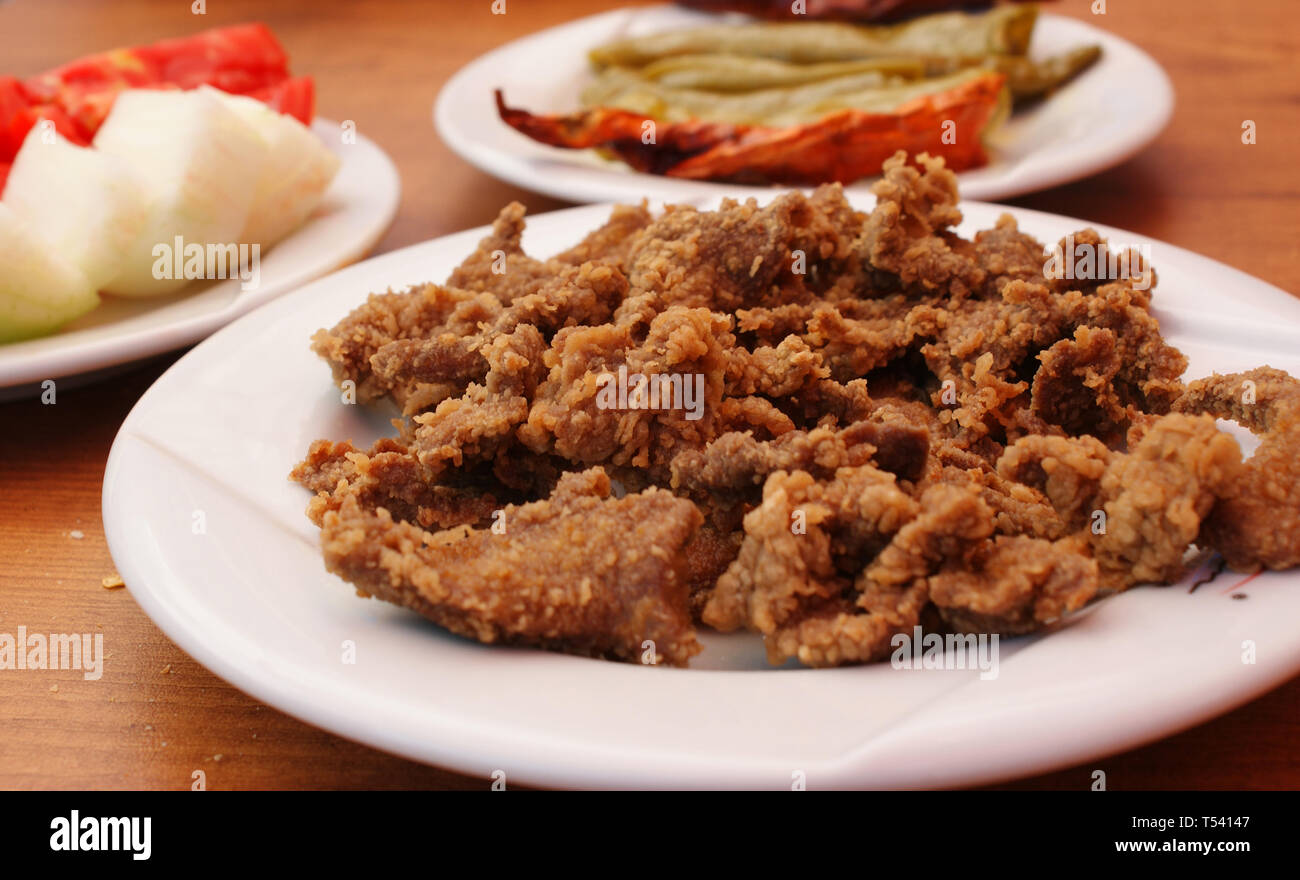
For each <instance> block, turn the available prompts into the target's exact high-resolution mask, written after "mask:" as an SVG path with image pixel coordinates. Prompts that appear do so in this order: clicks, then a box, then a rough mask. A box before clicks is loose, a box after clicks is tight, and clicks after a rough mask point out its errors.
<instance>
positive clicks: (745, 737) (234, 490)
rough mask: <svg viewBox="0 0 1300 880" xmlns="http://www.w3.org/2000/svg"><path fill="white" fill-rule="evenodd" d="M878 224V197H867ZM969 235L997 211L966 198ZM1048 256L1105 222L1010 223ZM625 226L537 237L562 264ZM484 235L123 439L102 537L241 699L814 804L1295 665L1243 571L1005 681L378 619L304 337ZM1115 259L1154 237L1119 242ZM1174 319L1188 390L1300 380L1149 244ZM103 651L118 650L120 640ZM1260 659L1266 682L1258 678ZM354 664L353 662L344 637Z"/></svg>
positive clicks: (1264, 317) (367, 433) (1082, 619)
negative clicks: (337, 520) (349, 558)
mask: <svg viewBox="0 0 1300 880" xmlns="http://www.w3.org/2000/svg"><path fill="white" fill-rule="evenodd" d="M854 201H855V202H856V203H857V204H858V206H859V207H869V205H870V201H871V200H870V199H869V198H860V197H859V198H856V199H855V200H854ZM964 209H965V211H966V222H965V223H964V224H963V226H962V227H961V231H962V232H963V233H964V234H967V235H969V234H971V233H972V232H973V231H974V230H975V229H977V228H986V227H988V226H991V225H992V224H993V223H994V221H995V220H996V218H997V216H998V214H999V213H1000V212H1001V211H1002V208H1000V207H999V206H994V205H987V204H980V203H966V204H965V205H964ZM1011 213H1013V214H1014V215H1015V216H1016V217H1017V218H1019V220H1020V222H1021V224H1022V228H1024V229H1026V230H1027V231H1029V232H1031V233H1034V234H1035V235H1037V236H1038V237H1039V238H1040V239H1042V240H1044V241H1049V242H1050V241H1055V240H1056V239H1058V238H1059V237H1061V236H1062V235H1064V234H1066V233H1067V232H1070V231H1073V230H1076V229H1079V228H1082V227H1084V226H1086V225H1088V224H1086V223H1085V222H1083V221H1079V220H1073V219H1070V218H1065V217H1058V216H1053V215H1049V214H1041V213H1037V212H1033V211H1027V210H1019V209H1017V210H1013V211H1012V212H1011ZM607 214H608V208H607V207H604V206H587V207H581V208H574V209H570V210H565V211H558V212H555V213H550V214H545V215H542V216H539V217H535V218H532V219H531V220H530V221H529V224H528V227H527V232H526V233H525V243H526V245H527V247H528V249H529V251H530V252H532V253H535V254H538V255H544V254H548V253H554V252H556V251H558V250H560V249H562V248H563V247H567V246H568V245H570V244H572V243H574V242H576V241H577V240H578V239H579V238H580V237H581V236H582V235H583V234H584V233H585V232H586V231H587V230H589V229H591V228H593V227H595V226H596V225H597V224H599V223H600V222H602V221H603V220H604V219H605V217H606V216H607ZM486 231H487V230H486V228H484V229H477V230H471V231H469V232H463V233H459V234H456V235H452V236H448V237H446V238H442V239H438V240H435V241H430V242H426V243H424V244H420V245H416V246H414V247H410V248H406V249H405V250H401V251H397V252H394V253H390V254H385V255H383V256H381V257H377V258H375V259H372V260H368V261H366V262H364V263H360V264H358V265H355V266H351V267H348V268H346V269H344V270H342V271H340V272H338V273H336V274H334V275H331V276H329V277H328V278H323V279H321V280H319V281H316V282H314V283H312V284H309V285H307V286H306V287H304V288H302V289H301V290H299V291H296V292H295V293H293V294H290V295H288V296H285V297H282V298H281V299H279V300H277V301H275V302H273V303H270V304H269V305H267V306H264V307H263V308H261V309H259V310H258V311H257V312H255V313H253V314H251V315H247V316H245V317H244V318H242V319H240V320H238V321H236V322H235V323H233V324H232V325H230V326H229V327H226V328H225V329H223V330H221V331H219V332H217V333H216V334H214V335H213V336H212V337H211V338H210V339H208V340H207V341H205V342H203V343H202V344H201V345H199V346H198V347H197V348H195V349H194V350H193V351H191V352H189V353H188V354H186V355H185V356H184V357H183V358H181V359H180V360H179V361H178V362H177V363H176V364H175V365H174V366H173V367H172V368H171V369H170V370H168V371H167V373H165V374H164V375H163V376H162V377H161V378H160V379H159V380H158V381H157V383H155V385H154V386H153V387H152V388H151V389H150V390H149V391H148V392H147V393H146V394H145V395H144V396H143V397H142V398H141V400H140V402H139V403H138V404H137V405H136V407H135V409H134V410H132V412H131V414H130V415H129V416H128V417H127V419H126V421H125V422H124V424H123V425H122V429H121V432H120V433H119V434H118V436H117V440H116V442H115V443H114V444H113V450H112V454H111V455H110V457H109V461H108V468H107V471H106V473H105V475H104V529H105V533H106V535H107V538H108V544H109V548H110V549H111V551H112V554H113V559H114V561H115V562H116V563H117V568H118V571H119V572H120V573H121V575H122V577H123V579H124V580H125V581H126V583H127V586H128V587H129V588H130V590H131V592H132V594H133V595H134V596H135V598H136V600H137V601H138V602H139V603H140V605H141V606H142V607H143V608H144V610H145V611H146V613H148V614H149V616H150V617H151V618H153V620H154V621H155V622H156V623H157V624H158V625H159V626H160V627H161V628H162V629H163V631H164V632H165V633H166V634H167V635H168V636H169V637H170V638H172V639H173V640H174V641H175V642H176V644H178V645H180V647H181V648H182V649H184V650H185V651H187V652H188V653H189V654H190V655H192V656H193V657H194V658H195V659H197V660H198V661H199V662H200V663H202V664H203V665H205V666H207V667H208V668H209V669H211V670H212V671H213V672H215V673H216V674H218V675H220V676H221V677H223V678H224V679H226V680H227V681H229V682H231V683H232V684H234V685H235V686H236V687H239V688H240V689H242V690H244V691H247V692H248V693H249V694H252V695H253V696H254V697H256V698H258V699H260V700H263V701H264V702H266V703H269V704H271V705H273V706H275V707H277V708H279V709H282V710H283V711H285V712H288V713H290V714H291V715H294V716H297V717H298V718H301V719H302V720H304V721H307V722H309V723H311V724H315V725H318V726H320V727H323V728H325V729H327V730H330V731H333V732H335V733H337V734H340V735H342V736H345V737H349V738H351V739H354V740H358V741H360V742H363V743H367V744H369V745H372V746H375V747H378V748H381V749H385V750H388V751H390V752H395V753H397V754H400V755H404V756H406V757H409V758H413V759H416V760H420V761H428V762H431V763H436V764H440V765H443V766H446V767H450V768H453V769H455V770H459V771H462V772H464V773H469V774H474V775H478V776H483V777H487V776H490V775H492V773H493V772H494V771H497V770H501V771H504V772H505V774H506V779H507V782H508V783H510V782H524V783H532V784H539V785H551V786H597V787H600V786H604V787H624V786H650V787H655V786H664V787H673V786H750V787H771V788H788V787H789V786H790V785H791V780H792V774H794V773H796V771H800V772H803V773H804V774H806V779H807V784H808V786H809V787H812V788H824V787H834V786H868V787H928V786H952V785H972V784H977V783H986V782H992V781H996V780H1002V779H1006V778H1009V777H1014V776H1021V775H1027V774H1032V773H1038V772H1044V771H1047V770H1051V769H1054V768H1057V767H1061V766H1066V765H1071V764H1074V763H1077V762H1081V761H1086V760H1091V759H1095V758H1099V757H1101V756H1103V755H1106V754H1109V753H1113V752H1116V751H1119V750H1122V749H1127V748H1131V747H1134V746H1137V745H1139V744H1141V743H1144V742H1147V741H1149V740H1152V739H1156V738H1158V737H1161V736H1165V735H1168V734H1170V733H1173V732H1175V731H1178V730H1180V729H1182V728H1185V727H1188V726H1190V725H1193V724H1196V723H1198V722H1200V721H1202V720H1204V719H1207V718H1209V717H1211V716H1213V715H1216V714H1218V713H1221V712H1224V711H1227V710H1228V709H1230V708H1232V707H1234V706H1237V705H1239V704H1241V703H1244V702H1246V701H1247V700H1249V699H1251V698H1252V697H1255V696H1256V695H1258V694H1260V693H1262V692H1264V691H1266V690H1268V689H1270V688H1272V687H1274V686H1276V685H1278V684H1280V683H1281V682H1282V681H1284V680H1286V679H1287V678H1289V677H1290V676H1292V675H1295V674H1296V673H1297V671H1300V629H1298V628H1297V627H1296V626H1295V621H1296V620H1297V619H1300V573H1297V572H1282V573H1269V574H1265V575H1262V576H1260V577H1258V578H1255V579H1254V580H1253V581H1251V582H1250V583H1249V584H1247V585H1246V586H1244V587H1241V588H1240V589H1241V591H1242V592H1244V593H1246V594H1247V595H1248V597H1249V598H1248V599H1246V600H1244V601H1240V600H1239V601H1234V600H1233V599H1232V598H1231V597H1230V595H1229V594H1230V593H1231V592H1232V589H1233V587H1234V586H1235V585H1236V584H1238V583H1239V582H1240V581H1241V580H1242V576H1241V575H1237V574H1235V573H1233V572H1225V573H1223V574H1222V575H1221V576H1220V577H1219V578H1218V579H1217V580H1216V581H1214V582H1213V583H1210V584H1206V585H1204V586H1201V587H1200V588H1199V589H1198V590H1197V591H1196V592H1195V593H1192V594H1189V592H1188V582H1186V581H1185V582H1184V583H1182V584H1180V585H1176V586H1171V587H1168V588H1155V587H1150V588H1139V589H1134V590H1132V591H1130V592H1127V593H1124V594H1122V595H1120V596H1116V597H1113V598H1110V599H1106V600H1105V601H1102V602H1100V603H1097V604H1096V605H1094V606H1092V607H1090V608H1089V609H1087V610H1086V611H1085V612H1084V613H1081V614H1078V615H1076V616H1074V617H1073V618H1071V619H1070V620H1068V621H1067V622H1066V623H1065V624H1064V625H1061V626H1059V627H1058V628H1057V631H1055V632H1052V633H1044V634H1039V635H1036V636H1031V637H1025V638H1020V639H1013V640H1008V641H1006V642H1004V643H1003V644H1002V651H1001V664H1000V674H999V676H998V677H997V678H996V679H992V680H988V681H981V680H980V678H979V677H978V672H975V671H934V670H927V671H904V670H895V669H892V668H891V667H890V666H889V665H888V664H881V665H875V666H865V667H855V668H844V669H828V670H808V669H779V670H772V669H768V668H767V667H766V664H765V662H764V659H763V651H762V647H761V642H760V640H759V639H758V638H757V637H756V636H751V635H744V634H740V635H729V636H723V635H716V634H711V635H710V634H706V635H704V638H703V641H704V643H705V645H706V650H705V652H704V653H703V654H702V655H700V656H699V657H697V658H696V659H695V662H694V663H693V665H692V668H691V669H685V670H678V669H662V668H651V667H640V666H636V665H627V664H618V663H609V662H603V661H598V660H588V659H583V658H578V657H570V656H564V655H560V654H550V653H545V652H542V651H531V650H520V649H510V648H499V647H488V646H484V645H480V644H478V643H476V642H470V641H467V640H464V639H460V638H457V637H455V636H452V635H449V634H447V633H446V632H444V631H442V630H440V629H438V628H437V627H435V626H433V625H432V624H430V623H428V622H426V621H424V620H423V619H422V618H420V617H418V616H416V615H415V614H413V613H411V612H408V611H404V610H402V609H400V608H397V607H395V606H392V605H388V604H384V603H381V602H379V601H374V600H362V599H359V598H357V597H356V595H355V594H354V592H353V590H352V589H351V588H350V587H349V586H348V585H346V584H344V583H343V582H342V581H340V580H338V579H337V578H335V577H333V576H332V575H329V574H327V573H326V572H325V570H324V566H323V563H322V561H321V554H320V547H319V535H318V532H317V529H316V528H315V526H313V525H312V524H311V523H310V522H309V521H308V520H307V518H306V516H305V515H304V513H303V511H304V508H305V506H306V503H307V497H308V496H307V493H306V492H304V491H303V490H302V488H301V487H299V486H297V485H295V484H293V483H290V482H289V480H288V479H287V477H286V475H287V474H288V472H289V470H290V469H291V468H292V467H293V465H294V464H295V463H296V462H298V461H299V460H300V459H301V457H302V456H303V455H304V454H305V452H306V450H307V447H308V445H309V444H310V443H311V442H312V441H313V440H315V439H317V438H321V437H327V438H331V439H343V438H350V439H352V440H354V441H355V442H357V443H359V444H364V443H368V442H370V441H371V440H373V439H374V438H376V437H378V436H380V435H383V434H389V433H391V431H392V428H391V426H390V425H389V424H388V423H387V421H386V419H387V416H388V415H389V413H386V412H380V411H374V412H372V411H367V410H366V409H365V408H362V407H358V406H346V405H343V403H342V402H341V400H340V397H339V393H338V391H337V389H336V388H335V387H334V386H333V384H332V383H331V381H330V378H329V369H328V367H327V366H326V365H325V364H324V363H323V362H321V361H320V360H319V359H318V358H317V357H316V356H315V355H314V354H312V353H311V352H310V351H309V350H308V338H309V336H310V335H311V333H312V332H313V331H315V330H316V329H317V328H318V327H321V326H330V325H332V324H334V323H335V322H336V321H337V320H339V319H340V318H342V317H343V316H344V315H345V314H347V313H348V312H349V311H350V310H351V309H352V308H354V307H355V306H357V305H358V304H360V303H361V302H362V301H364V299H365V297H366V295H367V294H368V293H370V292H372V291H382V290H384V289H386V288H389V287H392V288H397V289H401V288H402V287H404V286H406V285H409V284H413V283H417V282H423V281H428V280H430V279H442V278H444V277H445V276H446V274H447V273H448V272H449V271H450V270H451V269H452V267H453V266H455V265H456V264H457V263H459V262H460V260H461V259H463V258H464V256H465V255H466V254H468V253H469V252H470V250H471V249H472V248H473V247H474V245H475V243H476V242H477V241H478V239H479V238H480V237H481V236H482V235H483V234H485V233H486ZM1101 231H1102V232H1103V234H1107V235H1109V236H1110V237H1111V240H1112V241H1113V242H1116V243H1128V244H1134V245H1136V244H1141V243H1143V241H1144V240H1143V239H1141V238H1139V237H1137V236H1134V235H1132V234H1130V233H1126V232H1122V231H1116V230H1112V229H1105V228H1102V229H1101ZM1151 247H1152V250H1151V252H1150V255H1151V257H1152V259H1153V260H1154V262H1155V265H1156V267H1157V270H1158V272H1159V279H1160V284H1159V288H1158V290H1157V292H1156V301H1157V302H1158V303H1159V304H1160V308H1159V314H1160V317H1161V320H1162V323H1163V326H1164V328H1165V330H1166V332H1167V335H1168V336H1169V338H1170V339H1171V340H1172V341H1174V342H1175V343H1176V344H1178V345H1179V346H1181V347H1182V348H1183V350H1184V351H1185V352H1186V353H1187V355H1188V356H1189V357H1190V359H1191V369H1190V371H1189V374H1190V375H1193V376H1200V375H1204V374H1207V373H1209V372H1210V371H1212V370H1220V371H1227V370H1236V369H1244V368H1249V367H1253V366H1256V365H1258V364H1261V363H1265V362H1267V363H1270V364H1272V365H1273V366H1276V367H1280V368H1283V369H1287V370H1289V371H1291V372H1292V373H1293V374H1297V375H1300V346H1297V344H1296V343H1297V341H1298V340H1300V329H1297V328H1300V302H1298V301H1296V300H1294V299H1292V298H1291V297H1289V296H1288V295H1287V294H1285V293H1284V292H1282V291H1281V290H1279V289H1277V288H1275V287H1272V286H1270V285H1268V284H1265V283H1264V282H1262V281H1259V280H1256V279H1253V278H1251V277H1249V276H1247V275H1245V274H1243V273H1241V272H1238V271H1236V270H1234V269H1230V268H1228V267H1227V266H1224V265H1221V264H1219V263H1215V262H1213V261H1211V260H1209V259H1206V258H1204V257H1200V256H1197V255H1195V254H1192V253H1189V252H1187V251H1184V250H1182V249H1180V248H1176V247H1173V246H1172V245H1166V244H1161V243H1159V242H1155V243H1153V244H1152V245H1151ZM107 638H108V639H109V641H110V642H112V640H113V638H114V635H113V633H109V634H108V636H107ZM1246 640H1250V641H1253V642H1254V644H1255V656H1256V661H1255V662H1254V663H1253V664H1246V663H1243V662H1242V651H1243V642H1244V641H1246ZM346 642H350V643H351V644H352V645H353V646H354V647H355V656H356V662H355V664H346V663H344V662H342V658H343V653H344V648H345V643H346Z"/></svg>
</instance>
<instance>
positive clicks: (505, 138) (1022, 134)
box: [434, 6, 1174, 202]
mask: <svg viewBox="0 0 1300 880" xmlns="http://www.w3.org/2000/svg"><path fill="white" fill-rule="evenodd" d="M716 21H717V17H716V16H708V15H706V14H704V13H699V12H693V11H691V10H687V9H682V8H680V7H676V6H651V7H644V8H638V9H620V10H616V11H614V12H607V13H603V14H600V15H593V16H589V17H587V18H581V19H578V20H577V21H572V22H569V23H568V24H563V25H559V26H558V27H553V28H550V29H549V30H545V31H542V32H540V33H537V34H533V35H532V36H528V37H524V38H522V39H519V40H515V41H514V42H511V43H507V44H506V45H504V46H502V47H501V48H499V49H495V50H493V51H491V52H489V53H487V54H486V55H483V56H482V57H480V58H478V59H476V60H474V61H473V62H471V63H470V64H468V65H466V66H465V67H464V68H463V69H461V70H460V71H459V72H457V73H456V75H455V76H453V77H452V78H451V79H450V80H449V81H448V82H447V85H446V86H444V87H443V89H442V92H441V93H440V94H439V95H438V100H437V103H436V104H435V105H434V123H435V125H436V126H437V129H438V134H439V135H440V136H441V137H442V139H443V141H445V142H446V143H447V145H448V146H449V147H451V149H452V150H454V151H455V152H456V153H458V154H459V155H460V157H461V158H462V159H464V160H465V161H466V162H469V163H470V164H471V165H474V166H477V167H478V168H480V169H482V170H483V171H485V172H487V173H488V174H491V175H493V176H495V177H499V178H501V179H502V180H506V181H509V182H510V183H513V184H515V185H516V186H521V187H523V188H525V189H529V190H533V191H535V192H541V193H545V194H547V195H550V196H554V197H555V198H559V199H566V200H568V201H572V202H605V201H637V200H640V199H642V198H650V199H658V200H661V201H682V200H684V199H690V198H697V197H699V196H702V195H709V194H714V193H721V192H734V191H736V190H737V188H738V187H737V186H735V185H734V184H718V183H708V182H705V181H695V180H678V179H675V178H671V177H662V176H659V175H654V174H642V173H640V172H636V171H633V170H632V169H630V168H628V167H627V166H626V165H623V164H622V163H620V162H614V161H611V160H606V159H603V158H601V157H600V156H598V155H596V153H595V152H594V151H591V150H562V149H558V148H556V147H549V146H546V145H544V144H539V143H537V142H536V141H533V140H530V139H529V138H527V137H525V136H524V135H522V134H520V133H519V132H517V131H515V130H514V129H512V128H510V127H509V126H507V125H506V124H505V123H504V122H502V121H501V119H500V118H499V117H498V116H497V111H496V103H495V101H494V100H493V97H492V92H493V90H494V89H498V88H500V89H503V90H504V92H505V97H506V102H507V103H508V104H510V106H512V107H522V108H524V109H526V110H530V111H532V112H534V113H570V112H573V111H576V110H578V109H579V107H580V104H579V101H578V94H579V92H581V91H582V87H583V85H584V83H585V82H586V81H587V80H588V79H589V78H590V74H589V72H588V68H587V50H588V49H591V48H593V47H595V46H597V45H600V44H602V43H605V42H608V41H610V40H614V39H618V38H621V37H628V36H637V35H642V34H651V33H656V32H658V31H666V30H671V29H674V28H681V27H690V26H692V25H699V24H702V23H715V22H716ZM1089 43H1096V44H1100V45H1101V47H1102V57H1101V59H1100V60H1099V61H1098V62H1097V63H1095V64H1094V65H1093V66H1092V67H1090V68H1089V69H1088V70H1086V71H1085V72H1084V73H1083V74H1081V75H1080V76H1079V77H1077V78H1076V79H1074V80H1073V81H1072V82H1070V83H1069V84H1067V85H1066V86H1065V87H1064V88H1062V89H1061V90H1060V91H1059V92H1057V93H1056V94H1054V95H1053V96H1052V97H1051V98H1050V99H1049V100H1046V101H1043V102H1040V103H1039V104H1038V105H1037V106H1035V107H1032V108H1029V109H1026V110H1024V111H1022V112H1019V113H1016V114H1015V115H1014V116H1013V117H1012V118H1011V119H1010V121H1009V122H1008V123H1007V124H1006V125H1005V126H1004V127H1003V128H1002V129H1001V130H999V131H998V132H996V133H995V135H994V136H993V139H992V143H991V146H990V164H989V165H987V166H985V167H983V168H979V169H976V170H974V171H966V172H963V173H962V174H959V175H958V178H959V179H960V181H961V192H962V195H963V196H966V197H969V198H972V199H986V200H988V199H1006V198H1010V197H1011V196H1015V195H1019V194H1021V193H1026V192H1033V191H1034V190H1040V189H1046V188H1047V187H1051V186H1056V185H1058V184H1062V183H1066V182H1067V181H1071V180H1077V179H1079V178H1081V177H1087V176H1088V175H1089V174H1095V173H1096V172H1098V171H1101V170H1103V169H1106V168H1109V167H1111V166H1112V165H1118V164H1119V163H1120V162H1123V161H1124V160H1125V159H1127V158H1129V157H1130V156H1132V155H1133V154H1134V153H1136V152H1137V151H1138V150H1140V149H1142V148H1143V147H1144V146H1146V145H1147V144H1148V143H1150V142H1151V141H1152V140H1154V139H1155V137H1156V135H1158V134H1159V133H1160V131H1161V129H1163V128H1164V127H1165V124H1166V123H1167V122H1168V121H1169V116H1170V114H1171V113H1172V112H1173V107H1174V93H1173V88H1172V86H1170V84H1169V78H1168V77H1167V76H1165V72H1164V71H1163V70H1162V69H1161V68H1160V65H1158V64H1157V63H1156V62H1155V61H1154V60H1152V58H1151V57H1150V56H1149V55H1147V54H1146V53H1145V52H1143V51H1142V50H1141V49H1139V48H1137V47H1136V46H1134V45H1133V44H1132V43H1130V42H1128V41H1127V40H1123V39H1121V38H1119V37H1117V36H1115V35H1114V34H1112V33H1109V32H1108V31H1104V30H1102V29H1101V28H1097V27H1093V26H1092V25H1090V24H1086V23H1084V22H1081V21H1076V20H1074V19H1070V18H1063V17H1061V16H1057V15H1049V14H1041V13H1040V15H1039V20H1038V25H1037V27H1036V28H1035V29H1034V39H1033V44H1032V45H1031V47H1030V54H1031V55H1034V56H1043V55H1051V54H1055V53H1058V52H1063V51H1066V50H1068V49H1071V48H1075V47H1078V46H1082V45H1085V44H1089ZM870 184H871V180H870V179H866V180H862V181H858V182H857V183H855V184H854V185H853V188H855V189H863V190H865V189H866V188H868V187H869V186H870ZM751 191H752V192H754V193H755V194H757V193H759V192H764V191H770V189H769V188H766V187H752V188H751Z"/></svg>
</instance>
